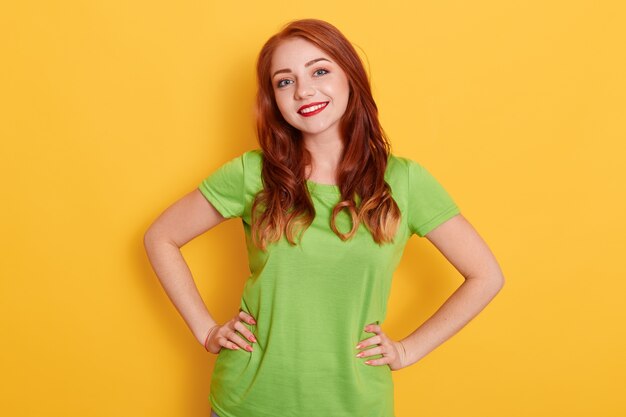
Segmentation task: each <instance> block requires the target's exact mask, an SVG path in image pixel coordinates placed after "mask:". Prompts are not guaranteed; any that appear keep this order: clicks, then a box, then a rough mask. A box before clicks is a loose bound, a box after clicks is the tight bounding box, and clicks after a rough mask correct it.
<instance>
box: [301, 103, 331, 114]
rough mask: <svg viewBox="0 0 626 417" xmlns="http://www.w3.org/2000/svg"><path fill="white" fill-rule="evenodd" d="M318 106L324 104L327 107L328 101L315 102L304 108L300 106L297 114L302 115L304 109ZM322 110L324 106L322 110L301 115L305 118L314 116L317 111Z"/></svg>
mask: <svg viewBox="0 0 626 417" xmlns="http://www.w3.org/2000/svg"><path fill="white" fill-rule="evenodd" d="M318 104H326V105H328V101H318V102H315V103H309V104H305V105H304V106H302V107H300V108H299V109H298V113H300V114H302V113H301V112H302V110H304V109H306V108H309V107H313V106H317V105H318ZM324 108H326V106H324V107H322V108H320V109H318V110H316V111H314V112H311V113H305V114H302V115H303V116H306V115H309V114H315V113H317V112H318V111H319V110H322V109H324Z"/></svg>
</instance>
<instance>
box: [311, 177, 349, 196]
mask: <svg viewBox="0 0 626 417" xmlns="http://www.w3.org/2000/svg"><path fill="white" fill-rule="evenodd" d="M306 185H307V187H308V188H309V191H312V192H319V193H324V194H336V195H340V194H341V190H340V189H339V185H337V184H322V183H319V182H314V181H311V180H306Z"/></svg>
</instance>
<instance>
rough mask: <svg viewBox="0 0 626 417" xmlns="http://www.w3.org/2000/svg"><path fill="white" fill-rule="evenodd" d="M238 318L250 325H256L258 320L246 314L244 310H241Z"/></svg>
mask: <svg viewBox="0 0 626 417" xmlns="http://www.w3.org/2000/svg"><path fill="white" fill-rule="evenodd" d="M237 316H238V317H239V318H240V319H242V320H243V321H245V322H246V323H248V324H256V320H255V319H254V317H252V316H251V315H250V314H248V313H246V312H245V311H243V310H240V311H239V314H238V315H237Z"/></svg>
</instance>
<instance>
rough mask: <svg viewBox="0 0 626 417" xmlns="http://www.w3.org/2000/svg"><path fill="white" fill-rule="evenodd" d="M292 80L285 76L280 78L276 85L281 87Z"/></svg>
mask: <svg viewBox="0 0 626 417" xmlns="http://www.w3.org/2000/svg"><path fill="white" fill-rule="evenodd" d="M290 82H291V80H289V79H287V78H283V79H282V80H278V83H277V84H276V87H278V88H281V87H284V86H286V85H287V84H288V83H290Z"/></svg>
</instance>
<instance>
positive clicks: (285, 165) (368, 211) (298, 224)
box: [251, 19, 401, 250]
mask: <svg viewBox="0 0 626 417" xmlns="http://www.w3.org/2000/svg"><path fill="white" fill-rule="evenodd" d="M294 37H299V38H302V39H305V40H307V41H309V42H311V43H312V44H313V45H315V46H316V47H317V48H319V49H321V50H323V51H324V52H325V53H327V54H328V55H329V56H330V57H331V58H333V59H334V60H335V62H336V63H337V64H338V65H339V66H340V67H341V69H342V70H343V71H344V72H345V74H346V76H347V78H348V82H349V87H350V94H349V98H348V105H347V107H346V111H345V113H344V115H343V117H342V119H341V121H340V131H341V136H342V138H341V140H342V141H343V145H344V146H343V149H344V150H343V154H342V156H341V159H340V162H339V166H338V168H337V170H338V171H337V175H338V182H339V189H340V191H341V200H340V202H339V203H337V205H336V206H335V207H334V208H333V212H332V216H331V228H332V230H333V232H334V233H335V234H336V235H337V236H338V237H339V238H341V239H342V240H344V241H345V240H348V239H350V238H352V236H354V234H355V233H356V231H357V229H358V227H359V224H360V223H361V222H362V223H363V224H364V225H365V227H367V229H368V230H369V231H370V233H371V235H372V238H373V239H374V241H375V242H376V243H378V244H379V245H380V244H382V243H385V242H393V237H394V236H395V233H396V230H397V228H398V225H399V222H400V216H401V214H400V209H399V208H398V205H397V204H396V202H395V201H394V199H393V198H392V196H391V190H390V187H389V185H388V184H387V183H386V182H385V179H384V174H385V170H386V167H387V160H388V156H389V153H390V144H389V141H388V140H387V137H386V135H385V132H384V131H383V129H382V127H381V125H380V123H379V121H378V108H377V106H376V103H375V102H374V99H373V97H372V92H371V88H370V83H369V79H368V76H367V73H366V72H365V68H364V67H363V63H362V61H361V59H360V58H359V56H358V54H357V52H356V50H355V49H354V47H353V46H352V44H351V43H350V42H349V41H348V40H347V39H346V37H345V36H344V35H343V34H342V33H341V32H340V31H339V30H338V29H337V28H336V27H334V26H333V25H331V24H329V23H327V22H324V21H322V20H317V19H303V20H295V21H292V22H290V23H288V24H287V25H286V26H284V27H283V29H282V30H281V31H280V32H278V33H277V34H275V35H274V36H272V37H271V38H269V39H268V41H267V42H266V43H265V45H264V46H263V48H262V49H261V52H260V53H259V57H258V60H257V83H258V91H257V99H256V100H257V101H256V111H257V136H258V140H259V145H260V146H261V149H262V150H263V168H262V180H263V186H264V188H263V190H261V191H260V192H259V193H258V194H257V195H256V196H255V199H254V202H253V205H252V219H251V223H252V238H253V242H254V243H255V245H256V246H257V247H260V248H261V249H262V250H265V249H266V247H267V243H268V242H275V241H278V240H280V238H281V237H282V235H283V234H284V235H285V236H286V238H287V241H288V242H289V243H290V244H291V245H295V244H296V243H295V239H294V237H295V234H296V232H300V233H302V232H304V231H305V230H306V229H307V228H308V227H309V226H310V225H311V223H312V222H313V219H314V217H315V208H314V206H313V202H312V200H311V196H310V195H309V193H308V188H307V185H306V178H305V167H306V165H308V164H310V162H311V155H310V153H309V152H308V150H307V149H306V148H305V146H304V145H303V141H302V140H301V139H302V135H301V132H300V131H299V130H298V129H296V128H294V127H293V126H291V125H290V124H289V123H287V122H286V121H285V119H284V118H283V116H282V115H281V113H280V110H279V109H278V105H277V103H276V99H275V97H274V89H273V86H272V83H271V73H270V71H271V68H270V66H271V62H272V55H273V53H274V51H275V49H276V47H277V46H278V45H279V44H280V43H281V42H282V41H284V40H286V39H290V38H294ZM357 200H360V201H361V203H360V204H359V205H357ZM257 209H259V211H262V212H261V213H257ZM261 209H262V210H261ZM344 209H346V210H348V212H349V214H350V216H351V217H352V230H350V231H349V232H348V233H342V232H340V231H339V230H338V229H337V227H336V225H335V218H336V216H337V214H339V212H340V211H341V210H344Z"/></svg>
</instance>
